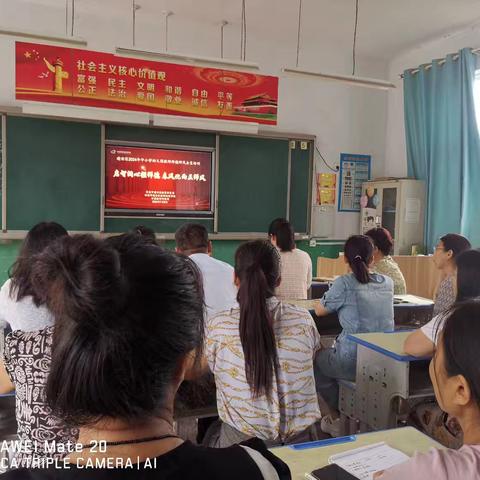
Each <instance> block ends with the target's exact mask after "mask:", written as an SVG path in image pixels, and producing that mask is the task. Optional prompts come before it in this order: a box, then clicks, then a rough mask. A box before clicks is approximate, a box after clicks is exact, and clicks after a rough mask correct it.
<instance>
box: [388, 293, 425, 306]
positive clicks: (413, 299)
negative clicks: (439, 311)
mask: <svg viewBox="0 0 480 480" xmlns="http://www.w3.org/2000/svg"><path fill="white" fill-rule="evenodd" d="M393 298H394V300H400V301H402V302H405V303H413V304H415V305H433V300H429V299H428V298H422V297H417V296H416V295H408V294H407V295H395V296H394V297H393Z"/></svg>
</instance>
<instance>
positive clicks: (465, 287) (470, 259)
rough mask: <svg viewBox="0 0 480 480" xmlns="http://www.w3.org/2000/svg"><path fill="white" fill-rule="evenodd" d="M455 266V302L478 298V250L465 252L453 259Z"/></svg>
mask: <svg viewBox="0 0 480 480" xmlns="http://www.w3.org/2000/svg"><path fill="white" fill-rule="evenodd" d="M455 262H456V264H457V298H456V300H455V301H456V302H463V301H465V300H468V299H471V298H476V297H480V250H478V249H475V250H466V251H464V252H462V253H460V255H458V256H457V257H455Z"/></svg>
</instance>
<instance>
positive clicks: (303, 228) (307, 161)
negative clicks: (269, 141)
mask: <svg viewBox="0 0 480 480" xmlns="http://www.w3.org/2000/svg"><path fill="white" fill-rule="evenodd" d="M301 143H302V142H300V141H296V142H295V148H292V149H291V150H290V158H291V174H290V178H291V180H290V216H289V218H290V222H291V223H292V225H293V227H294V229H295V231H296V232H299V233H305V232H307V231H308V230H309V216H310V195H309V193H310V188H309V187H310V183H311V158H312V157H311V148H312V143H311V142H303V143H306V145H307V149H306V150H302V149H301Z"/></svg>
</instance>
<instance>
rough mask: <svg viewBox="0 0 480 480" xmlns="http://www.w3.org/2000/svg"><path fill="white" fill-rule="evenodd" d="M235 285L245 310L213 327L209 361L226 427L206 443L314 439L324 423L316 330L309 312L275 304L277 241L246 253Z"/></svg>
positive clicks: (238, 257) (239, 259)
mask: <svg viewBox="0 0 480 480" xmlns="http://www.w3.org/2000/svg"><path fill="white" fill-rule="evenodd" d="M235 283H236V285H237V286H238V297H237V298H238V305H236V306H234V307H233V308H231V309H230V310H226V311H225V312H221V313H219V314H218V315H216V316H214V317H212V318H210V319H209V320H208V322H207V329H206V330H207V334H206V335H207V352H206V353H207V360H208V364H209V366H210V369H211V370H212V372H213V374H214V376H215V383H216V386H217V407H218V414H219V417H220V419H221V420H222V422H223V423H222V424H221V427H220V430H219V431H216V432H215V434H214V433H212V432H211V431H210V432H209V433H207V435H208V437H209V438H208V440H206V441H207V443H208V444H209V445H213V446H220V447H222V446H227V445H231V444H233V443H236V442H238V441H241V440H244V439H247V438H251V437H257V438H260V439H262V440H268V441H270V442H271V443H284V442H290V441H293V439H295V440H298V436H299V434H304V435H305V439H307V440H308V439H310V437H309V436H308V434H309V431H307V432H305V431H306V430H307V429H308V428H309V427H310V426H311V425H313V424H314V423H315V422H316V421H317V420H318V419H319V418H320V410H319V408H318V400H317V394H316V392H315V380H314V375H313V359H314V356H315V352H316V351H317V350H318V349H319V348H320V335H319V334H318V331H317V328H316V326H315V323H314V322H313V319H312V317H311V315H310V314H309V313H308V311H307V310H305V309H303V308H298V307H295V306H293V305H289V304H284V303H282V302H280V301H279V300H278V299H277V298H276V297H275V294H274V292H275V288H276V287H277V286H278V285H279V283H280V257H279V254H278V251H277V249H276V248H275V247H274V246H273V245H271V244H270V243H269V242H265V241H253V242H248V243H244V244H243V245H241V246H240V247H239V248H238V250H237V252H236V254H235ZM217 430H218V429H217Z"/></svg>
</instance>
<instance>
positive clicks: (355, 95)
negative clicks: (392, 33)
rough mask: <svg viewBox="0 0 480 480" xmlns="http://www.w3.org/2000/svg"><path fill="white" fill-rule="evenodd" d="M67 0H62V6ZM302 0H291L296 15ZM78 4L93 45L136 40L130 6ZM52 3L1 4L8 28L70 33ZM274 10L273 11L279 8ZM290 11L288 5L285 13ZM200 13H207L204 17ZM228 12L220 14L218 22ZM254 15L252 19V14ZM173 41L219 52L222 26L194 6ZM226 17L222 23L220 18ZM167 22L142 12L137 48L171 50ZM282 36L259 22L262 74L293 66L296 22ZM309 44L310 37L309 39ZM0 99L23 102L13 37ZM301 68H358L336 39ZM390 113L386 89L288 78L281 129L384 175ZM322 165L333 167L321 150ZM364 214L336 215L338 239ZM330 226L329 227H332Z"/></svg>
mask: <svg viewBox="0 0 480 480" xmlns="http://www.w3.org/2000/svg"><path fill="white" fill-rule="evenodd" d="M61 3H62V2H59V4H61ZM294 3H295V2H284V8H290V9H291V12H286V13H287V14H291V16H292V18H295V17H296V8H297V6H296V4H295V5H294ZM77 5H78V9H79V10H78V12H77V13H78V19H77V21H76V34H77V35H78V36H81V37H83V38H85V39H86V40H88V42H89V43H88V47H86V48H89V49H97V50H102V51H113V50H114V47H115V46H131V38H132V34H131V17H130V5H131V2H129V1H127V0H121V1H120V0H118V3H117V6H118V8H117V9H116V10H115V11H112V12H111V19H110V20H109V21H106V22H105V21H101V19H99V17H98V14H96V13H95V12H94V11H91V10H90V11H89V10H85V11H82V10H81V8H82V5H81V2H77ZM60 7H61V5H59V8H52V7H48V6H47V5H37V6H36V7H35V8H33V7H32V6H31V5H28V4H27V2H25V1H21V0H15V1H14V2H13V1H4V2H2V3H0V18H2V26H4V27H8V28H12V29H13V28H21V29H27V30H28V29H30V30H32V29H34V30H37V31H38V30H41V31H44V32H48V33H51V34H52V33H53V34H57V35H64V34H65V11H64V10H62V8H60ZM272 14H274V12H272ZM284 14H285V12H284V11H282V15H284ZM199 18H200V17H199ZM220 18H221V12H219V16H218V20H220ZM250 21H251V22H252V21H253V20H252V19H251V20H250ZM170 22H171V23H170V35H169V45H170V50H174V51H175V52H178V53H192V54H196V55H202V56H211V57H218V56H219V29H218V25H217V26H215V25H214V24H213V23H209V24H206V23H205V22H204V21H203V20H197V18H196V17H195V14H194V10H192V15H191V16H190V17H188V18H181V17H178V16H174V17H171V21H170ZM218 23H219V22H218ZM162 27H163V25H162V24H161V23H160V24H159V20H158V18H157V19H156V20H155V21H153V20H151V19H150V18H149V17H148V15H146V14H145V12H142V10H140V12H139V14H138V23H137V32H138V34H137V42H136V46H137V47H138V48H142V49H151V50H162V49H163V48H164V38H165V36H164V33H163V28H162ZM280 33H281V34H280V35H279V36H277V37H276V38H274V39H273V38H272V35H271V32H268V31H264V30H262V28H256V29H255V28H252V31H250V32H249V35H248V45H247V47H248V52H247V53H248V60H250V61H255V62H258V63H259V64H260V65H261V72H262V73H265V74H271V75H280V69H281V67H283V66H287V65H288V66H294V65H295V57H296V23H295V22H292V25H291V27H290V28H289V29H288V31H282V32H280ZM304 43H307V42H306V41H305V42H304ZM239 45H240V39H239V25H235V24H233V25H229V26H228V27H227V28H226V29H225V57H227V58H228V57H229V58H239ZM0 58H2V65H3V66H5V65H7V66H9V68H8V69H6V71H5V70H3V69H2V76H1V79H0V105H16V104H17V102H16V101H15V100H14V85H15V79H14V39H12V38H9V37H2V36H0ZM300 66H301V67H303V68H306V69H317V70H322V71H327V72H335V73H343V74H348V73H350V71H351V51H350V50H344V51H336V49H335V45H334V44H332V45H329V44H322V45H316V44H314V43H312V42H310V43H308V45H304V46H303V47H302V51H301V57H300ZM357 66H358V68H357V74H358V75H361V76H368V77H379V78H385V77H386V75H387V63H386V62H384V61H375V60H371V59H366V58H357ZM386 118H387V94H386V93H385V92H383V91H380V90H369V89H366V88H361V87H351V86H345V85H342V84H338V83H331V82H326V81H321V80H316V79H309V78H306V79H304V78H298V77H297V78H294V77H287V76H281V80H280V100H279V119H278V130H281V131H285V132H295V133H303V134H312V135H316V137H317V140H318V146H319V149H320V150H321V151H322V153H323V155H324V156H325V158H326V159H327V161H328V162H329V163H330V164H333V165H336V164H338V162H339V157H340V153H342V152H345V153H361V154H371V155H372V162H373V165H372V166H373V175H374V176H381V175H384V174H385V164H384V153H385V135H386ZM316 166H317V171H318V172H322V171H328V170H327V169H326V167H324V166H323V163H322V162H321V161H320V159H319V158H317V156H316ZM358 225H359V215H358V214H351V213H340V214H338V215H336V216H335V217H334V225H332V235H331V238H336V239H343V238H346V237H347V236H348V235H350V234H352V233H356V232H357V231H358V228H359V226H358ZM326 230H328V228H327V229H326Z"/></svg>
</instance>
